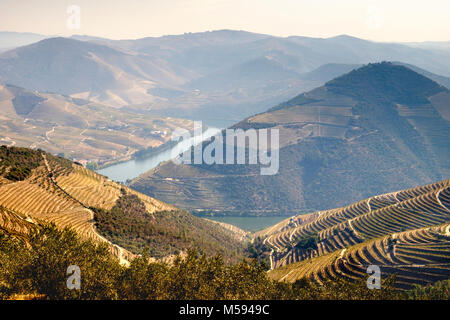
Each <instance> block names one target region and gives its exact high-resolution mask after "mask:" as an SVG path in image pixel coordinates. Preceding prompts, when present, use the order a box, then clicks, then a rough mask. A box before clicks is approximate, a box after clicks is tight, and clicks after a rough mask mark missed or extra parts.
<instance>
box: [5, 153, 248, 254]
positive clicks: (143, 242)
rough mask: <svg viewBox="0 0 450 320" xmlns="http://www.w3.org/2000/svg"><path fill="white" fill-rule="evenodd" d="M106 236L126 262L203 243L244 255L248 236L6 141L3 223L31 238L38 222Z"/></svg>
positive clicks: (210, 249)
mask: <svg viewBox="0 0 450 320" xmlns="http://www.w3.org/2000/svg"><path fill="white" fill-rule="evenodd" d="M50 222H52V223H55V224H56V226H57V227H58V228H65V227H69V228H71V229H73V230H75V231H76V232H77V233H78V234H79V235H80V236H81V237H82V238H84V239H93V240H95V241H100V242H106V243H108V244H109V245H110V248H111V251H112V252H113V253H114V254H115V255H116V256H118V257H119V258H120V259H121V260H123V261H125V260H130V259H131V258H132V257H134V256H135V255H137V254H140V253H142V252H143V250H144V249H145V248H147V249H149V250H150V251H149V253H150V255H151V257H152V258H155V259H164V258H168V257H170V256H173V255H174V254H180V253H181V254H182V253H183V252H186V251H187V250H188V249H189V248H197V250H200V252H203V253H205V254H209V255H212V254H217V253H221V254H222V255H223V256H224V258H225V259H226V260H229V261H230V260H231V261H236V260H238V259H239V258H240V257H241V255H240V254H241V252H242V251H241V249H242V243H241V241H243V240H244V238H245V236H243V235H242V234H241V233H239V232H233V231H231V230H228V229H226V228H224V227H222V225H220V224H217V223H214V222H211V221H209V220H204V219H201V218H197V217H194V216H192V215H191V214H189V213H188V212H186V211H182V210H179V209H177V208H175V207H173V206H171V205H168V204H165V203H163V202H161V201H159V200H156V199H154V198H151V197H148V196H145V195H143V194H140V193H138V192H136V191H134V190H131V189H129V188H127V187H125V186H122V185H120V184H117V183H115V182H112V181H111V180H109V179H107V178H106V177H104V176H101V175H99V174H96V173H95V172H93V171H90V170H88V169H86V168H84V167H82V166H79V165H76V164H73V163H72V162H71V161H69V160H66V159H64V158H60V157H55V156H53V155H51V154H49V153H46V152H43V151H41V150H31V149H26V148H17V147H6V146H1V147H0V228H1V229H2V230H3V231H6V232H7V233H9V234H13V235H16V236H17V237H21V238H26V237H27V236H28V235H29V233H30V231H31V230H32V229H33V228H35V226H36V224H38V223H50Z"/></svg>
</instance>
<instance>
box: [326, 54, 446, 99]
mask: <svg viewBox="0 0 450 320" xmlns="http://www.w3.org/2000/svg"><path fill="white" fill-rule="evenodd" d="M325 86H326V87H327V88H328V90H330V91H331V92H335V93H338V94H344V95H347V96H349V97H354V98H357V99H361V100H364V101H370V102H371V103H380V104H382V103H392V102H396V103H402V104H408V105H420V104H426V103H428V99H427V98H428V97H430V96H432V95H434V94H436V93H438V92H440V91H442V90H443V89H444V87H442V86H440V85H438V84H437V83H436V82H434V81H433V80H430V79H428V78H427V77H424V76H422V75H420V74H418V73H416V72H414V71H412V70H411V69H408V68H406V67H404V66H400V65H394V64H392V63H389V62H382V63H374V64H368V65H367V66H364V67H362V68H359V69H356V70H353V71H352V72H350V73H348V74H345V75H343V76H342V77H339V78H337V79H334V80H331V81H329V82H328V83H327V84H326V85H325Z"/></svg>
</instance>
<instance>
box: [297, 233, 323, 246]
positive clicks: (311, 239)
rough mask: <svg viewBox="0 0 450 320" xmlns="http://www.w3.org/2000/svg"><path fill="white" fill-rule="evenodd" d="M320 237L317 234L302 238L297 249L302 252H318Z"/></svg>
mask: <svg viewBox="0 0 450 320" xmlns="http://www.w3.org/2000/svg"><path fill="white" fill-rule="evenodd" d="M318 242H319V236H318V235H317V234H314V235H310V236H307V237H303V238H301V239H300V240H299V241H298V242H297V244H296V245H295V247H296V248H297V249H302V250H317V243H318Z"/></svg>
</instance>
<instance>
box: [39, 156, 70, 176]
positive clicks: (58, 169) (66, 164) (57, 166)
mask: <svg viewBox="0 0 450 320" xmlns="http://www.w3.org/2000/svg"><path fill="white" fill-rule="evenodd" d="M46 157H47V160H48V162H49V164H50V167H51V168H52V170H53V174H54V175H55V176H56V177H57V176H59V175H64V174H69V173H70V172H72V170H73V167H72V165H73V162H72V161H70V160H69V159H66V158H62V157H60V156H54V155H52V154H50V153H46Z"/></svg>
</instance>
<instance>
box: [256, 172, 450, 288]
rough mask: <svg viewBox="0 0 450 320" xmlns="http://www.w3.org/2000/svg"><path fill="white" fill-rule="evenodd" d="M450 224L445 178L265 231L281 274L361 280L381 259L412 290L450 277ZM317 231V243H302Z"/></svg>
mask: <svg viewBox="0 0 450 320" xmlns="http://www.w3.org/2000/svg"><path fill="white" fill-rule="evenodd" d="M449 222H450V180H444V181H441V182H437V183H434V184H430V185H426V186H422V187H417V188H413V189H408V190H404V191H398V192H393V193H389V194H384V195H380V196H376V197H372V198H369V199H365V200H363V201H360V202H357V203H354V204H352V205H349V206H347V207H344V208H339V209H333V210H328V211H323V212H317V213H313V214H310V215H307V216H306V217H305V218H303V219H301V217H293V218H291V219H288V220H285V221H282V222H281V223H279V224H278V225H276V226H274V227H272V228H269V229H266V230H263V231H261V232H260V233H258V234H257V236H260V237H263V238H264V243H265V244H266V245H268V246H269V247H270V248H271V250H272V252H271V254H270V259H271V266H272V269H273V270H272V271H271V274H272V276H273V277H274V278H275V279H279V280H288V281H295V280H297V279H299V278H302V277H307V278H310V279H312V280H314V281H317V282H321V281H323V280H325V279H333V278H336V277H345V278H347V279H355V278H360V277H363V276H365V275H367V274H366V269H367V266H368V265H371V264H373V265H378V266H381V267H382V268H381V270H382V272H383V273H384V274H393V273H396V274H397V275H398V276H397V285H398V287H400V288H407V287H410V286H411V284H413V283H417V284H425V283H429V282H434V281H437V280H441V279H447V278H449V276H450V233H449V227H450V224H449ZM311 237H317V241H316V243H315V246H313V247H309V248H304V247H302V246H301V245H300V244H301V241H302V239H308V238H311Z"/></svg>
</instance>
